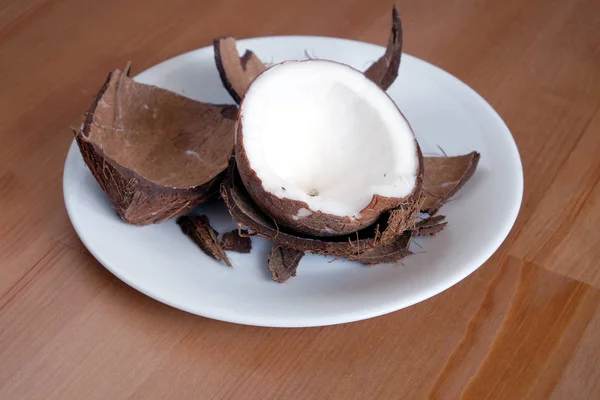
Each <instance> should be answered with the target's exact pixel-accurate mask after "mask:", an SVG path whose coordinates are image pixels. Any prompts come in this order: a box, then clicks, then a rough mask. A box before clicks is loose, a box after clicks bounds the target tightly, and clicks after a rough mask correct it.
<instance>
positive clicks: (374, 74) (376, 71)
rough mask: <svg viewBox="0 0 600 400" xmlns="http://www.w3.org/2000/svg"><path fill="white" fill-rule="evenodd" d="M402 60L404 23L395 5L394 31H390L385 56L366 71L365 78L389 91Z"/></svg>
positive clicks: (393, 16)
mask: <svg viewBox="0 0 600 400" xmlns="http://www.w3.org/2000/svg"><path fill="white" fill-rule="evenodd" d="M401 58H402V21H401V19H400V15H398V10H396V6H395V5H394V7H393V8H392V30H391V31H390V36H389V39H388V44H387V47H386V49H385V54H384V55H383V56H382V57H381V58H380V59H379V60H377V61H375V62H374V63H373V64H372V65H371V66H370V67H369V68H368V69H367V70H366V71H365V76H366V77H367V78H369V79H370V80H372V81H373V82H375V83H376V84H377V85H378V86H379V87H380V88H382V89H383V90H387V89H388V88H389V87H390V86H391V85H392V83H394V81H395V80H396V78H397V77H398V69H399V68H400V59H401Z"/></svg>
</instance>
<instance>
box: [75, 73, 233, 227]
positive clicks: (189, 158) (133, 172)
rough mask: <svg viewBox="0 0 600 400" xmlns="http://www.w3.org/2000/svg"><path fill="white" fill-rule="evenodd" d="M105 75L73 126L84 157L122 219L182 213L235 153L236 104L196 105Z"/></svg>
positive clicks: (203, 195) (203, 196)
mask: <svg viewBox="0 0 600 400" xmlns="http://www.w3.org/2000/svg"><path fill="white" fill-rule="evenodd" d="M128 75H129V68H127V69H126V71H125V72H121V71H119V70H115V71H113V72H112V73H110V75H109V76H108V79H107V80H106V83H105V84H104V85H103V86H102V88H101V89H100V91H99V93H98V95H97V96H96V98H95V99H94V101H93V103H92V106H91V107H90V109H89V111H88V113H87V115H86V119H85V122H84V123H83V125H82V126H81V128H80V129H79V130H78V131H77V132H75V138H76V140H77V144H78V145H79V149H80V150H81V154H82V156H83V159H84V161H85V162H86V164H87V165H88V167H89V168H90V170H91V172H92V174H93V175H94V177H95V178H96V180H97V181H98V183H99V184H100V186H101V187H102V189H103V190H104V192H106V194H107V195H108V197H109V198H110V200H111V201H112V203H113V205H114V208H115V210H116V211H117V214H118V215H119V216H120V217H121V218H122V219H123V220H124V221H126V222H128V223H131V224H135V225H146V224H150V223H155V222H161V221H164V220H167V219H170V218H173V217H175V216H178V215H182V214H185V213H186V212H188V211H189V210H190V209H192V208H193V207H195V206H197V205H198V204H200V203H202V202H204V201H205V200H207V199H208V198H210V197H211V196H212V195H213V194H215V193H216V192H218V187H219V184H220V181H221V178H222V177H223V172H224V170H225V169H226V168H227V164H228V161H229V158H230V156H231V154H232V151H233V140H234V125H235V121H234V120H235V114H236V107H235V106H231V105H212V104H206V103H201V102H198V101H194V100H191V99H188V98H186V97H183V96H180V95H177V94H175V93H172V92H170V91H167V90H164V89H160V88H157V87H154V86H149V85H144V84H141V83H138V82H135V81H134V80H133V79H131V78H130V77H129V76H128Z"/></svg>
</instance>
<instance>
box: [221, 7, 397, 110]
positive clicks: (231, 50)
mask: <svg viewBox="0 0 600 400" xmlns="http://www.w3.org/2000/svg"><path fill="white" fill-rule="evenodd" d="M213 49H214V54H215V64H216V66H217V70H218V71H219V76H220V78H221V82H222V83H223V86H224V87H225V89H226V90H227V92H229V94H230V95H231V97H232V98H233V99H234V100H235V102H236V103H238V104H239V103H240V102H241V100H242V98H243V97H244V95H245V94H246V91H247V90H248V87H250V84H251V83H252V81H253V80H254V79H256V77H257V76H258V75H260V74H261V73H262V72H264V71H265V70H266V69H267V67H266V65H265V64H264V63H263V62H262V61H261V60H260V59H259V58H258V57H257V56H256V54H254V53H253V52H252V51H251V50H246V52H245V53H244V55H243V56H242V57H240V56H239V54H238V51H237V47H236V41H235V38H234V37H233V36H230V35H226V36H220V37H218V38H216V39H215V40H214V41H213ZM401 57H402V21H401V19H400V15H398V10H396V6H393V8H392V28H391V30H390V35H389V39H388V43H387V47H386V50H385V53H384V54H383V56H381V57H380V58H379V59H378V60H377V61H375V62H374V63H373V64H372V65H371V66H370V67H369V68H368V69H367V70H366V71H365V76H366V77H367V78H369V79H370V80H372V81H373V82H374V83H375V84H377V85H378V86H379V87H380V88H382V89H383V90H387V88H389V87H390V86H391V85H392V83H394V81H395V80H396V77H397V76H398V68H399V67H400V59H401Z"/></svg>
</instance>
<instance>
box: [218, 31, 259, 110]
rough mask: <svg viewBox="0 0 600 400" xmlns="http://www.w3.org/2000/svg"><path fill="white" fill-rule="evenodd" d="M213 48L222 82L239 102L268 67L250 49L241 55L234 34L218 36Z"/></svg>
mask: <svg viewBox="0 0 600 400" xmlns="http://www.w3.org/2000/svg"><path fill="white" fill-rule="evenodd" d="M213 48H214V52H215V64H216V65H217V69H218V70H219V76H220V77H221V82H222V83H223V86H224V87H225V89H226V90H227V92H229V94H230V95H231V97H233V100H235V102H236V103H238V104H239V103H240V102H241V101H242V98H243V97H244V94H245V93H246V90H248V87H249V86H250V83H251V82H252V81H253V80H254V79H255V78H256V77H257V76H258V75H260V73H262V72H263V71H265V70H266V69H267V67H266V66H265V65H264V64H263V63H262V61H260V59H259V58H258V57H257V56H256V54H254V53H253V52H252V51H250V50H246V52H245V53H244V55H243V56H242V57H240V56H239V54H238V51H237V48H236V44H235V38H234V37H233V36H221V37H218V38H216V39H215V40H214V42H213Z"/></svg>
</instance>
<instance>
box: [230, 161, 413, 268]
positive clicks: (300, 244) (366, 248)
mask: <svg viewBox="0 0 600 400" xmlns="http://www.w3.org/2000/svg"><path fill="white" fill-rule="evenodd" d="M221 195H222V197H223V199H224V200H225V204H226V205H227V208H228V210H229V213H230V214H231V216H232V218H233V219H234V221H236V222H237V223H238V224H239V225H240V226H243V227H245V228H247V229H249V230H250V231H251V232H253V233H255V234H256V235H258V236H262V237H265V238H267V239H270V240H272V241H274V242H276V243H278V244H279V245H281V246H284V247H289V248H292V249H295V250H298V251H302V252H308V253H316V254H321V255H328V256H334V257H339V258H346V259H348V260H351V261H358V262H362V263H364V264H368V265H372V264H378V263H390V262H395V261H398V260H400V259H401V258H403V257H405V256H407V255H408V254H410V250H408V246H409V244H410V239H411V237H412V234H413V233H412V232H411V231H406V232H400V233H399V234H398V235H397V236H396V237H395V238H394V240H391V241H390V242H389V243H386V244H383V243H381V242H380V240H379V234H378V233H377V229H378V227H376V226H373V227H369V228H367V229H365V230H362V231H360V232H355V233H353V234H350V235H345V236H337V237H327V238H324V237H321V238H316V237H309V236H302V235H300V234H298V233H295V232H290V231H285V230H282V228H280V227H279V226H278V225H277V224H276V223H275V222H274V221H273V219H271V218H270V217H268V216H266V215H265V214H264V213H263V212H262V211H261V210H260V209H259V208H258V206H256V204H254V202H253V201H252V199H251V198H250V195H249V194H248V193H247V191H246V189H245V187H244V185H243V183H242V182H241V180H240V178H239V175H238V173H237V168H236V167H235V163H234V162H232V163H231V165H230V167H229V170H228V173H227V178H226V179H225V181H224V183H223V184H222V185H221Z"/></svg>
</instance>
